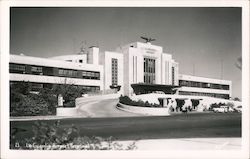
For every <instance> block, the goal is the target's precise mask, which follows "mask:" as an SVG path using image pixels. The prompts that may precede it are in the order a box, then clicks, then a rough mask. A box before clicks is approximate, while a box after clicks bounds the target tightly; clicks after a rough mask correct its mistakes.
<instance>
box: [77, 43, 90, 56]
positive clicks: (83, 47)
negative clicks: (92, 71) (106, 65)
mask: <svg viewBox="0 0 250 159" xmlns="http://www.w3.org/2000/svg"><path fill="white" fill-rule="evenodd" d="M87 53H88V48H87V42H86V40H85V41H84V42H83V41H81V47H80V52H79V53H78V54H87Z"/></svg>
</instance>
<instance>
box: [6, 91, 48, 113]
mask: <svg viewBox="0 0 250 159" xmlns="http://www.w3.org/2000/svg"><path fill="white" fill-rule="evenodd" d="M13 98H14V99H15V100H16V102H12V103H11V107H10V115H11V116H33V115H47V114H48V112H49V111H48V104H47V103H46V101H45V100H43V99H42V98H40V97H39V96H38V95H36V94H29V95H22V94H16V96H14V97H13Z"/></svg>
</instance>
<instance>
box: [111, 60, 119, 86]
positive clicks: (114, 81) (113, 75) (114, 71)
mask: <svg viewBox="0 0 250 159" xmlns="http://www.w3.org/2000/svg"><path fill="white" fill-rule="evenodd" d="M111 65H112V67H111V78H112V85H117V84H118V60H117V59H115V58H112V59H111Z"/></svg>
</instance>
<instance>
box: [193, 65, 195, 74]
mask: <svg viewBox="0 0 250 159" xmlns="http://www.w3.org/2000/svg"><path fill="white" fill-rule="evenodd" d="M193 76H195V63H193Z"/></svg>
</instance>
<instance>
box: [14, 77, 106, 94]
mask: <svg viewBox="0 0 250 159" xmlns="http://www.w3.org/2000/svg"><path fill="white" fill-rule="evenodd" d="M10 81H25V82H37V83H52V84H53V83H55V84H74V85H86V86H100V90H102V89H103V82H102V80H89V79H78V78H67V77H55V76H44V75H28V74H15V73H11V74H10Z"/></svg>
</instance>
